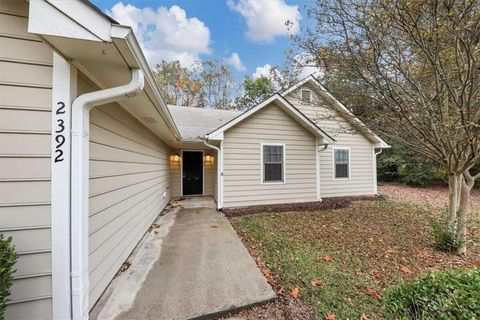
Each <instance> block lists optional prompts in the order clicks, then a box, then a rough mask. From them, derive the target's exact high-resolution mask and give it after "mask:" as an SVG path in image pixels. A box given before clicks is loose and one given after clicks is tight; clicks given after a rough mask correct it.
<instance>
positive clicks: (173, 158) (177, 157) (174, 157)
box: [172, 153, 180, 162]
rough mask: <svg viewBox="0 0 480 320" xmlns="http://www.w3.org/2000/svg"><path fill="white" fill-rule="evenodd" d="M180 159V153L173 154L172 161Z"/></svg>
mask: <svg viewBox="0 0 480 320" xmlns="http://www.w3.org/2000/svg"><path fill="white" fill-rule="evenodd" d="M179 159H180V157H179V156H178V153H175V154H174V155H173V156H172V161H175V162H176V161H178V160H179Z"/></svg>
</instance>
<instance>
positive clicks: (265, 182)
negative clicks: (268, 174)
mask: <svg viewBox="0 0 480 320" xmlns="http://www.w3.org/2000/svg"><path fill="white" fill-rule="evenodd" d="M262 184H285V181H262Z"/></svg>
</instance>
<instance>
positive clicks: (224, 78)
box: [193, 60, 237, 109]
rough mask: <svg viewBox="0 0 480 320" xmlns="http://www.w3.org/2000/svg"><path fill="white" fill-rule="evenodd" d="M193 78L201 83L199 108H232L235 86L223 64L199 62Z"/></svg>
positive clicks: (214, 61)
mask: <svg viewBox="0 0 480 320" xmlns="http://www.w3.org/2000/svg"><path fill="white" fill-rule="evenodd" d="M193 78H194V79H195V81H197V82H198V83H201V93H200V102H199V104H200V105H201V106H205V107H209V108H215V109H231V108H233V100H234V99H235V95H236V92H237V84H236V83H235V81H234V79H233V76H232V73H231V71H230V69H229V68H228V67H226V66H225V64H224V63H222V62H221V61H219V60H211V61H202V62H199V63H198V66H197V70H195V71H194V74H193Z"/></svg>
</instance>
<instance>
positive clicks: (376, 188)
mask: <svg viewBox="0 0 480 320" xmlns="http://www.w3.org/2000/svg"><path fill="white" fill-rule="evenodd" d="M382 152H383V149H381V148H380V151H378V152H375V147H373V154H374V156H373V161H374V162H373V163H374V164H375V170H374V172H373V179H374V180H373V193H374V194H375V195H376V196H378V182H377V156H378V155H379V154H380V153H382Z"/></svg>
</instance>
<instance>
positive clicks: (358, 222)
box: [232, 200, 480, 320]
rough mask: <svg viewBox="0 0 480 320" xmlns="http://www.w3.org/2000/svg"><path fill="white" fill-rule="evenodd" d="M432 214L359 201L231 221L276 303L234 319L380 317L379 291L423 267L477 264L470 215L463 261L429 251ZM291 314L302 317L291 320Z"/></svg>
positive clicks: (477, 225)
mask: <svg viewBox="0 0 480 320" xmlns="http://www.w3.org/2000/svg"><path fill="white" fill-rule="evenodd" d="M438 214H441V209H438V208H434V207H428V206H421V205H412V204H409V203H406V202H400V201H398V200H388V201H367V200H363V201H356V202H353V203H351V204H350V205H349V206H348V207H346V208H340V209H331V210H324V211H317V212H290V213H267V214H252V215H247V216H243V217H239V218H232V223H233V226H234V227H235V229H236V230H237V232H238V233H239V235H240V236H241V237H242V239H243V241H244V243H245V244H246V245H247V247H248V248H249V250H250V252H251V254H252V255H253V256H254V258H256V259H257V263H258V264H259V265H260V267H261V268H262V272H263V273H264V274H265V275H266V277H267V279H269V282H271V284H273V286H274V288H275V290H277V292H279V294H280V296H281V297H282V298H281V299H280V302H276V303H274V304H269V305H266V306H263V307H256V308H253V309H250V310H246V311H244V312H241V313H240V314H239V315H240V316H242V317H244V318H246V319H291V318H297V319H305V318H316V319H322V318H327V319H363V320H365V319H383V313H384V309H383V306H382V296H381V295H382V290H383V289H385V288H387V287H391V286H393V285H395V284H398V283H400V282H401V281H404V280H408V279H412V278H413V277H416V276H418V275H420V274H422V273H424V272H426V271H428V270H442V269H448V268H458V267H473V266H475V265H476V264H479V263H480V261H479V260H478V259H480V240H479V237H480V219H479V218H478V214H475V215H473V214H472V217H471V218H472V219H471V221H472V222H471V226H470V241H469V244H468V253H467V255H465V256H458V255H455V254H449V253H442V252H439V251H435V250H434V249H433V248H432V245H433V240H432V235H431V227H430V222H429V221H430V218H431V217H434V216H435V215H438ZM297 296H298V299H296V298H297ZM305 305H306V306H307V307H309V308H310V309H311V310H313V314H312V313H311V314H309V312H308V308H307V310H305ZM292 306H293V307H292ZM292 308H293V309H292ZM296 313H301V314H302V315H301V316H300V317H295V314H296Z"/></svg>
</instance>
